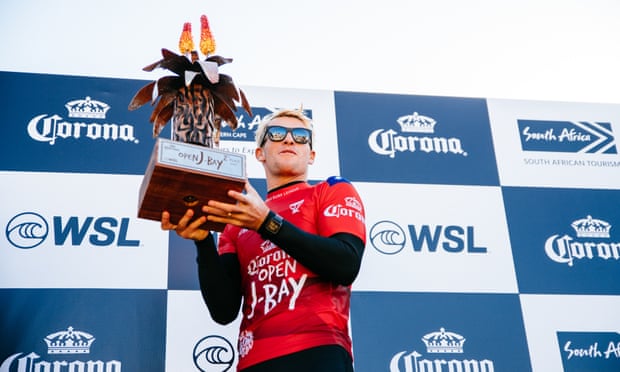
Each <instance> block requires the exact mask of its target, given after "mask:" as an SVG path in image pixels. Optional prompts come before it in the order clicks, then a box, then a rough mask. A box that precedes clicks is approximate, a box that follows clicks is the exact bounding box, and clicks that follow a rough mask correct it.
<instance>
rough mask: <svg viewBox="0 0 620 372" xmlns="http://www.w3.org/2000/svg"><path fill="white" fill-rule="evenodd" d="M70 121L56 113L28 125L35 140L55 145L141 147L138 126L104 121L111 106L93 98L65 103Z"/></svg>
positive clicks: (36, 118)
mask: <svg viewBox="0 0 620 372" xmlns="http://www.w3.org/2000/svg"><path fill="white" fill-rule="evenodd" d="M65 108H66V110H67V115H68V116H69V118H70V119H69V120H65V119H64V118H63V117H62V116H61V115H58V114H56V113H45V114H40V115H37V116H35V117H34V118H32V119H31V120H30V122H29V123H28V126H27V131H28V135H29V136H30V138H32V139H33V140H35V141H38V142H47V143H48V144H50V145H55V144H56V143H57V141H62V140H70V139H72V140H78V141H106V142H107V141H113V142H114V141H123V142H130V143H135V144H137V143H138V142H140V141H139V140H138V139H137V138H136V136H135V130H134V127H133V126H132V125H130V124H117V123H108V122H102V121H104V120H106V115H107V112H108V110H110V105H108V104H107V103H105V102H101V101H97V100H94V99H92V98H91V97H88V96H87V97H85V98H84V99H76V100H71V101H69V102H67V103H66V104H65Z"/></svg>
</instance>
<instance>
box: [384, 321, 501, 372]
mask: <svg viewBox="0 0 620 372" xmlns="http://www.w3.org/2000/svg"><path fill="white" fill-rule="evenodd" d="M465 340H466V339H465V337H463V336H462V335H460V334H458V333H454V332H448V331H446V330H445V329H444V328H440V329H439V331H437V332H431V333H429V334H427V335H424V336H423V337H422V342H423V343H424V345H425V347H426V352H427V353H428V354H430V355H429V356H428V357H427V358H424V355H423V354H421V353H419V352H418V351H416V350H414V351H412V352H409V351H400V352H398V353H396V354H395V355H394V356H393V357H392V359H391V360H390V372H441V371H476V372H494V371H495V366H494V364H493V361H492V360H489V359H482V360H477V359H473V358H472V359H467V358H463V357H462V356H461V354H463V353H464V344H465Z"/></svg>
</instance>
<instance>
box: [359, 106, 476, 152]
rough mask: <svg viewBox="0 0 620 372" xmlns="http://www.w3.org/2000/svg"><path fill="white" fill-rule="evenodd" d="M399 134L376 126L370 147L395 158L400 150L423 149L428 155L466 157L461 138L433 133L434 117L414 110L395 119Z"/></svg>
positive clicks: (369, 142)
mask: <svg viewBox="0 0 620 372" xmlns="http://www.w3.org/2000/svg"><path fill="white" fill-rule="evenodd" d="M396 122H397V123H398V124H399V126H400V130H401V133H400V134H399V133H398V132H397V131H395V130H394V129H377V130H374V131H373V132H372V133H370V135H369V136H368V146H369V147H370V149H371V150H372V151H373V152H375V153H377V154H379V155H384V156H388V157H390V158H395V157H396V154H397V153H412V152H420V151H421V152H423V153H427V154H431V153H433V154H444V155H446V154H453V155H461V156H467V151H465V150H464V149H463V145H462V144H461V140H460V139H459V138H456V137H440V136H436V135H433V134H434V132H435V126H436V125H437V122H436V121H435V119H433V118H431V117H428V116H423V115H420V114H418V113H417V112H414V113H413V114H411V115H404V116H400V117H399V118H397V119H396Z"/></svg>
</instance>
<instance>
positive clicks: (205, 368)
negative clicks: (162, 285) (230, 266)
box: [0, 335, 235, 372]
mask: <svg viewBox="0 0 620 372" xmlns="http://www.w3.org/2000/svg"><path fill="white" fill-rule="evenodd" d="M193 354H194V365H195V366H196V368H198V369H199V370H200V371H201V372H226V371H229V370H230V369H231V368H232V366H233V363H234V361H235V349H234V348H233V346H232V344H231V343H230V342H229V341H228V340H227V339H225V338H224V337H221V336H213V335H212V336H207V337H205V338H203V339H202V340H200V341H198V343H196V346H194V353H193ZM0 372H1V371H0Z"/></svg>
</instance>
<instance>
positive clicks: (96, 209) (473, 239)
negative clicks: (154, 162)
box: [0, 72, 620, 372]
mask: <svg viewBox="0 0 620 372" xmlns="http://www.w3.org/2000/svg"><path fill="white" fill-rule="evenodd" d="M0 83H1V85H2V87H3V88H4V89H3V90H2V91H3V93H2V102H3V105H2V118H3V120H2V121H3V122H2V125H0V134H1V136H2V146H0V195H1V196H0V205H1V206H2V207H1V208H0V226H1V227H2V229H3V231H4V234H1V235H0V299H1V303H2V307H1V310H0V329H1V330H2V336H3V337H1V338H0V372H15V371H18V372H34V371H93V372H95V371H97V372H99V371H106V372H116V371H121V370H122V371H175V372H176V371H209V372H211V371H218V372H219V371H222V372H223V371H232V370H234V368H235V366H236V358H237V354H236V350H235V349H236V348H235V346H234V345H235V344H236V334H237V328H238V323H239V319H237V321H235V323H233V324H231V325H228V326H221V325H217V324H215V323H214V322H213V321H211V319H210V317H209V315H208V312H207V310H206V308H205V306H204V305H203V303H202V298H201V296H200V292H199V291H198V282H197V275H196V268H195V249H194V247H193V244H191V243H190V242H187V241H184V240H182V239H180V238H178V237H176V236H175V235H174V234H168V233H166V232H163V231H161V230H160V228H159V224H158V223H157V222H155V221H148V220H143V219H138V218H137V217H136V214H137V202H138V189H139V186H140V183H141V181H142V175H143V174H144V171H145V169H146V165H147V162H148V159H149V157H150V154H151V151H152V149H153V146H154V143H155V139H154V138H153V137H152V128H151V125H150V124H149V122H148V117H149V116H150V110H149V109H147V108H142V109H139V110H137V111H131V112H130V111H128V109H127V105H128V103H129V101H130V100H131V97H132V96H133V94H134V93H135V92H136V91H137V90H138V89H139V88H140V87H142V86H143V85H144V84H145V81H141V80H126V79H110V78H105V79H104V78H95V77H75V76H58V75H46V74H26V73H14V72H11V73H9V72H0ZM243 89H244V91H245V92H246V94H247V96H248V98H249V100H250V103H251V105H252V108H253V111H254V113H253V114H254V116H253V117H249V116H247V114H246V113H244V112H242V111H239V121H240V128H239V129H238V130H236V131H234V132H233V131H231V130H230V129H229V128H224V130H223V133H222V139H223V140H222V144H221V148H223V149H226V150H228V151H232V152H236V153H241V154H245V155H247V156H248V176H249V178H250V180H251V182H252V184H253V185H254V186H255V187H256V188H257V189H258V190H259V192H261V193H262V194H263V195H264V193H265V182H264V179H263V172H262V169H261V167H260V166H259V165H258V163H257V162H255V161H254V160H253V151H254V143H253V137H254V130H255V127H256V124H257V123H258V122H259V121H260V120H261V119H262V117H264V116H265V115H267V114H268V113H270V112H272V111H273V110H274V109H277V108H280V107H299V106H300V105H303V107H304V109H305V110H306V112H307V113H308V115H310V116H311V117H312V118H313V119H314V120H315V128H316V131H317V142H316V144H315V146H316V149H317V152H318V156H317V159H316V162H315V164H314V165H313V166H312V167H311V171H310V178H311V180H312V181H313V182H314V181H318V180H322V179H325V178H327V177H329V176H332V175H341V176H344V177H345V178H348V179H349V180H351V181H352V182H353V183H354V184H355V186H356V187H357V188H358V190H359V192H360V195H361V197H362V198H363V200H364V202H365V205H366V210H367V221H366V222H367V228H368V229H367V231H368V243H367V246H366V252H365V256H364V262H363V266H362V270H361V273H360V276H359V278H358V280H357V281H356V283H355V284H354V286H353V295H352V310H351V332H352V337H353V341H354V353H355V364H356V371H358V372H377V371H390V372H422V371H426V372H430V371H443V372H446V371H454V372H457V371H458V372H465V371H471V372H474V371H476V372H483V371H484V372H491V371H516V372H522V371H541V372H549V371H618V370H620V318H619V317H618V314H619V313H620V232H619V231H618V225H620V156H619V155H618V141H617V136H618V135H619V134H620V105H611V104H591V103H588V104H585V103H563V102H534V101H516V100H497V99H473V98H458V97H431V96H415V95H390V94H369V93H352V92H332V91H317V90H301V89H299V90H296V89H274V88H259V87H243ZM169 136H170V132H169V127H167V128H166V129H165V130H164V132H163V133H162V137H169Z"/></svg>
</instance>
